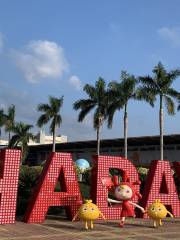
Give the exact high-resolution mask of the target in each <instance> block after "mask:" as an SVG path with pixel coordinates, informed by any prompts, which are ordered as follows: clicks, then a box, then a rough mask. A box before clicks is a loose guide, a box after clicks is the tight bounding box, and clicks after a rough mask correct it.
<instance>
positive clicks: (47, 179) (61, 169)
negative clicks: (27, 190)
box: [24, 153, 81, 223]
mask: <svg viewBox="0 0 180 240" xmlns="http://www.w3.org/2000/svg"><path fill="white" fill-rule="evenodd" d="M58 179H59V180H60V184H61V192H54V188H55V185H56V183H57V181H58ZM80 203H81V194H80V190H79V186H78V182H77V176H76V173H75V169H74V165H73V161H72V158H71V154H70V153H52V154H51V155H50V157H49V159H48V160H47V161H46V163H45V166H44V169H43V172H42V174H41V176H40V180H39V184H38V185H37V188H36V189H35V190H34V194H33V196H32V199H31V201H30V203H29V206H28V209H27V212H26V214H25V218H24V221H25V222H28V223H33V222H43V220H44V219H45V215H46V213H47V210H48V208H49V207H50V206H65V209H66V211H67V214H68V217H69V218H70V219H72V217H73V216H74V215H75V213H76V212H77V210H78V207H79V205H80Z"/></svg>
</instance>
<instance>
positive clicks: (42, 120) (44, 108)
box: [37, 96, 63, 152]
mask: <svg viewBox="0 0 180 240" xmlns="http://www.w3.org/2000/svg"><path fill="white" fill-rule="evenodd" d="M62 105H63V96H62V97H61V98H55V97H51V96H50V97H49V104H43V103H41V104H39V105H38V111H40V112H43V114H42V115H41V116H40V117H39V119H38V121H37V125H38V127H42V126H43V125H45V124H47V123H48V122H49V121H51V123H50V132H51V133H52V134H53V149H52V151H53V152H55V142H56V130H57V127H60V124H61V122H62V118H61V115H60V114H59V111H60V109H61V107H62Z"/></svg>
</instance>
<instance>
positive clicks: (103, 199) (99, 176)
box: [91, 156, 139, 219]
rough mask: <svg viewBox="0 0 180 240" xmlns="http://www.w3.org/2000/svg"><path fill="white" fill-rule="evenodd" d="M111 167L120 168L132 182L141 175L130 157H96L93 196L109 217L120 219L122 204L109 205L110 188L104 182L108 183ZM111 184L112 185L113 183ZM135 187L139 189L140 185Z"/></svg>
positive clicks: (93, 173)
mask: <svg viewBox="0 0 180 240" xmlns="http://www.w3.org/2000/svg"><path fill="white" fill-rule="evenodd" d="M110 168H116V169H119V170H120V171H121V173H123V174H124V175H126V176H128V177H129V180H130V181H131V182H136V181H138V180H139V176H138V173H137V170H136V168H135V166H134V165H133V164H132V162H131V161H129V160H128V159H125V158H121V157H113V156H99V157H98V156H96V157H94V168H93V170H92V189H91V198H92V199H93V202H94V203H96V204H97V205H98V207H99V208H100V209H101V211H102V212H103V214H104V215H105V216H106V218H107V219H119V218H120V216H121V210H122V206H121V205H118V206H117V205H116V206H113V207H108V202H107V199H108V189H107V188H106V187H104V186H103V184H102V181H105V182H106V183H107V181H108V177H109V169H110ZM109 184H110V187H111V183H109ZM135 188H136V189H137V190H139V186H135ZM135 201H137V196H136V197H135Z"/></svg>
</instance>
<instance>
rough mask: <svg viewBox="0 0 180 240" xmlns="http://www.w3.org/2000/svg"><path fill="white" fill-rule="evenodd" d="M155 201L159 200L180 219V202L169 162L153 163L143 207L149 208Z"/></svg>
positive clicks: (156, 161) (143, 198) (146, 185)
mask: <svg viewBox="0 0 180 240" xmlns="http://www.w3.org/2000/svg"><path fill="white" fill-rule="evenodd" d="M155 199H159V200H160V201H161V202H162V203H163V204H164V205H165V206H166V208H167V209H168V210H169V211H170V212H171V213H172V214H173V215H174V216H175V217H180V201H179V198H178V194H177V191H176V186H175V183H174V179H173V175H172V170H171V166H170V163H169V162H168V161H159V160H154V161H152V163H151V167H150V170H149V173H148V176H147V180H146V184H145V188H144V192H143V197H142V201H141V205H142V206H143V207H144V208H147V207H148V206H149V205H150V204H152V203H153V202H154V200H155Z"/></svg>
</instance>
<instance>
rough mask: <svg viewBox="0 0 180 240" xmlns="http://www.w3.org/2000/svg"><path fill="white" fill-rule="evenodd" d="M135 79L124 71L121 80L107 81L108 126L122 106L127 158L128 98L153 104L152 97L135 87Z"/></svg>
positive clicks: (125, 154)
mask: <svg viewBox="0 0 180 240" xmlns="http://www.w3.org/2000/svg"><path fill="white" fill-rule="evenodd" d="M137 83H138V81H137V79H136V78H135V76H134V75H130V74H128V73H127V72H125V71H122V72H121V82H120V83H118V82H116V81H112V82H110V83H109V90H108V93H109V97H110V104H109V107H108V127H109V128H111V127H112V123H113V117H114V114H115V112H116V111H117V110H120V109H122V108H124V156H125V158H127V134H128V111H127V107H128V103H129V100H145V101H146V102H148V103H150V104H151V105H152V106H153V99H152V98H151V97H150V96H147V94H143V92H142V91H139V90H138V88H137Z"/></svg>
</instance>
